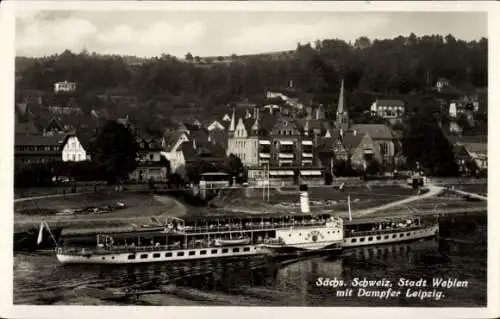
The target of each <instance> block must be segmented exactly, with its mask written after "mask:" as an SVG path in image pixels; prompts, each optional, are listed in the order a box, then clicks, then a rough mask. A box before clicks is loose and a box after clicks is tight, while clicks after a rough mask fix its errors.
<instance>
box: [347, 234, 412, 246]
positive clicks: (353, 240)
mask: <svg viewBox="0 0 500 319" xmlns="http://www.w3.org/2000/svg"><path fill="white" fill-rule="evenodd" d="M420 232H421V231H418V233H420ZM410 235H411V233H406V237H410ZM404 236H405V234H404V233H401V234H399V238H402V237H404ZM389 237H390V236H389V235H385V236H384V239H389ZM397 237H398V236H397V234H393V235H392V238H393V239H394V238H397ZM365 239H366V237H361V238H360V239H359V242H361V243H362V242H364V241H365ZM376 239H377V240H381V239H382V236H377V237H376ZM357 241H358V239H357V238H352V239H351V243H356V242H357ZM368 241H373V236H369V237H368Z"/></svg>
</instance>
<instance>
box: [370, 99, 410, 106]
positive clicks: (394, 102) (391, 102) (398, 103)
mask: <svg viewBox="0 0 500 319" xmlns="http://www.w3.org/2000/svg"><path fill="white" fill-rule="evenodd" d="M376 102H377V104H380V105H390V106H405V103H404V102H403V101H401V100H386V99H382V100H379V99H378V100H377V101H376Z"/></svg>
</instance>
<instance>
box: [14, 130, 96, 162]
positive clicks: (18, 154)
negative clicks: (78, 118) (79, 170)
mask: <svg viewBox="0 0 500 319" xmlns="http://www.w3.org/2000/svg"><path fill="white" fill-rule="evenodd" d="M14 159H15V162H16V164H33V163H50V162H81V161H86V160H89V159H90V156H88V154H87V151H86V150H85V149H84V148H83V146H82V144H81V143H80V141H79V140H78V137H77V136H76V135H74V134H64V135H52V136H43V135H16V136H15V140H14Z"/></svg>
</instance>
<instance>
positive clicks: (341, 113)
mask: <svg viewBox="0 0 500 319" xmlns="http://www.w3.org/2000/svg"><path fill="white" fill-rule="evenodd" d="M336 115H337V117H336V119H335V126H336V127H337V129H342V130H347V129H348V128H349V115H348V113H347V106H346V105H345V97H344V79H342V83H341V85H340V94H339V103H338V105H337V114H336Z"/></svg>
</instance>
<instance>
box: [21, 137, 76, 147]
mask: <svg viewBox="0 0 500 319" xmlns="http://www.w3.org/2000/svg"><path fill="white" fill-rule="evenodd" d="M69 136H70V135H68V134H61V135H59V134H57V135H52V136H43V135H16V137H15V139H14V143H15V145H17V146H63V145H64V143H65V142H66V139H67V138H68V137H69Z"/></svg>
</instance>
